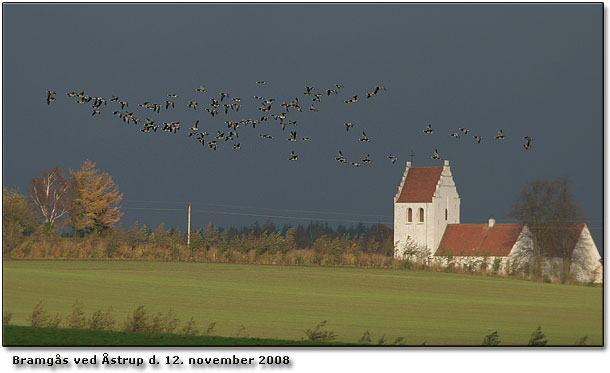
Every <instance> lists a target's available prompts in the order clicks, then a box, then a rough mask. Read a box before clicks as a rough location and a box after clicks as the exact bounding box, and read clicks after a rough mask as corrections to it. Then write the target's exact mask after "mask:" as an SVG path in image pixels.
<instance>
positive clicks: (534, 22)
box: [2, 4, 603, 249]
mask: <svg viewBox="0 0 610 373" xmlns="http://www.w3.org/2000/svg"><path fill="white" fill-rule="evenodd" d="M3 11H4V12H3V20H2V24H3V117H2V134H3V138H2V147H3V152H2V155H3V162H2V163H3V164H2V166H3V172H2V174H3V185H5V186H8V187H11V188H15V189H17V190H18V191H20V192H21V193H25V192H26V191H27V190H28V188H29V182H30V180H31V178H32V177H35V176H38V175H39V174H40V171H41V170H42V169H44V168H51V167H56V166H59V167H62V168H64V169H77V168H79V167H80V165H81V164H82V163H83V161H84V160H85V159H89V160H91V161H94V162H96V163H97V167H98V168H99V169H101V170H103V171H105V172H108V173H109V174H110V175H111V176H112V177H113V179H114V180H115V182H116V183H117V184H118V185H119V187H120V190H121V192H122V193H123V194H124V202H123V204H122V205H123V207H124V210H123V211H124V212H125V216H124V217H123V222H124V224H125V226H130V225H131V224H133V222H134V221H136V220H139V221H140V222H141V223H145V224H147V225H148V226H149V227H155V226H156V225H158V224H159V223H160V222H161V221H165V222H166V223H167V225H168V226H180V227H181V228H182V230H183V231H184V230H185V226H186V213H185V211H186V205H187V203H188V202H191V203H193V209H194V210H195V212H194V214H193V226H194V227H199V226H203V227H205V225H207V224H208V223H209V222H212V223H214V224H216V225H220V226H225V227H229V226H231V225H234V226H241V225H244V224H251V223H253V222H254V221H256V220H258V221H259V222H261V223H263V222H264V221H265V220H267V217H264V216H251V215H269V216H276V217H274V218H273V219H272V220H273V221H274V222H275V223H276V224H278V225H281V224H284V223H292V224H298V223H303V224H307V223H308V221H309V220H307V219H308V218H316V219H324V220H328V221H329V223H333V224H336V223H339V222H342V223H343V224H348V225H349V224H351V222H358V221H385V222H391V221H392V214H393V202H392V197H393V195H394V194H395V193H396V190H397V187H398V183H399V182H400V178H401V175H402V172H403V170H404V163H405V161H406V160H407V159H409V157H408V154H409V153H410V152H411V151H413V152H414V153H415V154H416V155H415V158H414V165H416V166H431V165H441V164H442V161H434V160H433V159H431V155H432V153H433V151H434V149H438V151H439V153H440V155H441V156H442V157H443V158H444V159H449V160H450V161H451V168H452V171H453V175H454V179H455V181H456V183H457V187H458V192H459V194H460V196H461V198H462V204H461V219H462V222H484V221H486V220H487V219H488V218H489V216H491V215H493V216H494V217H496V218H497V220H498V221H500V222H502V221H508V220H507V219H505V218H503V217H505V216H506V214H507V213H508V211H509V210H510V208H511V206H512V204H513V202H514V199H515V196H516V194H517V192H518V191H519V190H520V189H521V188H523V187H524V185H525V184H526V183H527V182H528V181H531V180H535V179H553V178H556V177H558V176H561V175H568V176H569V177H571V178H572V181H573V183H572V187H573V190H574V193H575V198H576V200H577V202H578V203H579V204H580V206H581V207H582V208H583V210H584V213H585V215H586V216H587V217H588V218H589V219H590V222H589V226H590V228H591V232H592V233H593V236H594V238H595V241H596V244H597V245H598V247H600V249H601V245H602V242H601V237H602V216H603V206H602V193H603V190H602V188H603V181H602V180H603V179H602V177H603V176H602V159H603V138H602V128H603V127H602V125H603V124H602V123H603V120H602V107H603V106H602V104H603V103H602V91H603V85H602V72H603V70H602V69H603V65H602V12H603V5H602V4H576V5H575V4H548V5H547V4H545V5H532V4H512V5H495V4H494V5H491V4H484V5H474V4H470V5H466V4H453V5H448V4H436V5H432V4H427V5H425V4H386V5H372V4H352V5H331V4H309V5H294V4H283V5H275V4H273V5H272V4H248V5H244V4H224V5H222V4H182V5H168V4H159V5H151V4H146V5H134V4H101V5H84V4H81V5H70V4H61V5H57V4H3ZM259 80H265V81H266V82H267V84H265V85H262V86H261V85H257V84H256V81H259ZM336 83H342V84H344V86H345V88H343V89H342V90H341V91H340V94H339V95H337V96H335V95H332V96H330V97H329V96H327V95H326V93H325V94H324V97H322V101H321V102H320V103H314V104H315V105H316V106H317V107H318V109H319V112H315V113H314V112H311V111H309V110H308V108H309V106H310V104H311V97H307V96H305V95H303V92H304V90H305V89H304V87H305V86H314V87H316V91H315V92H325V90H326V89H327V88H331V87H333V86H334V85H335V84H336ZM200 84H203V85H204V86H205V87H206V88H207V90H208V92H206V93H203V94H202V93H199V92H196V91H195V90H196V88H197V87H199V85H200ZM377 85H383V86H385V87H386V88H387V91H385V92H383V91H382V92H380V93H379V94H378V95H377V96H375V97H372V98H370V99H367V98H366V92H370V91H371V90H372V89H374V87H375V86H377ZM49 89H52V90H55V91H56V92H57V95H56V98H57V99H56V101H55V102H54V103H52V104H51V105H47V104H46V102H45V98H46V94H45V92H46V91H47V90H49ZM70 91H76V92H80V91H85V93H86V94H89V95H92V96H102V97H105V98H107V99H109V98H110V97H111V96H112V95H117V96H119V97H120V98H121V99H124V100H126V101H128V102H129V111H130V112H133V113H134V115H135V116H137V117H140V118H142V119H143V121H142V122H144V118H146V117H148V118H151V119H155V121H156V123H162V122H164V121H180V122H181V126H182V128H181V130H179V131H178V133H177V134H168V133H164V132H161V131H158V132H157V133H142V132H140V131H139V129H140V128H141V124H140V126H136V125H133V124H126V123H123V122H122V121H121V120H120V119H119V118H118V117H116V116H113V115H112V112H113V111H114V110H120V108H118V106H117V104H116V103H109V104H108V106H105V107H102V114H101V115H96V116H93V117H92V116H91V112H92V110H91V108H90V107H89V106H88V104H84V105H79V104H76V103H74V101H75V99H74V98H70V97H67V95H66V92H70ZM220 92H227V93H229V94H230V95H231V97H240V98H241V99H242V107H241V109H240V111H239V112H238V113H234V112H233V113H231V112H230V113H229V115H226V116H225V115H224V113H222V114H221V115H219V116H217V117H214V118H212V117H211V116H210V115H209V114H208V113H207V112H206V111H205V108H206V107H209V106H208V104H209V103H210V98H212V97H216V98H217V97H218V95H219V93H220ZM169 93H176V94H177V95H178V98H177V99H175V101H176V108H175V109H174V110H168V111H165V110H162V111H161V113H160V114H156V113H152V112H151V111H149V110H148V109H142V108H139V107H138V106H137V104H139V103H142V102H144V101H150V102H157V103H163V102H164V100H165V99H167V95H168V94H169ZM356 94H357V95H358V102H357V103H355V104H352V105H347V104H345V103H344V102H343V101H344V100H346V99H348V98H351V97H352V96H353V95H356ZM253 95H259V96H263V97H265V98H275V99H276V102H275V103H274V105H273V107H272V112H271V113H279V112H282V111H285V110H283V109H282V108H281V107H280V106H279V104H280V103H281V102H282V101H283V100H285V101H287V102H288V101H291V100H293V99H294V98H295V97H298V98H299V100H300V102H301V105H302V106H303V109H304V110H303V113H298V112H294V111H293V110H291V111H290V112H289V113H288V120H297V121H298V125H297V126H296V127H293V126H288V127H289V128H287V129H286V131H285V132H282V130H281V128H280V125H279V123H278V122H276V121H275V120H273V119H271V118H270V119H269V121H268V122H266V123H263V124H260V125H259V126H257V127H256V129H253V128H252V127H251V126H248V127H247V128H244V127H242V128H240V129H239V136H240V137H239V140H237V142H239V143H240V144H241V149H240V150H239V151H235V150H232V149H231V144H233V142H224V141H223V142H222V143H221V144H220V146H219V148H218V150H217V151H212V150H211V149H210V148H208V147H207V146H206V147H202V146H201V144H199V143H198V142H197V141H196V140H194V139H193V138H189V137H188V136H187V134H188V132H189V131H188V127H190V126H191V125H192V124H193V123H194V121H195V120H197V119H200V125H199V126H200V128H203V129H205V130H207V131H208V132H209V133H210V134H216V133H217V131H218V130H221V131H223V132H226V125H225V124H224V122H225V120H227V119H228V120H239V119H242V118H256V119H258V118H259V117H260V116H261V114H262V113H261V112H260V111H258V110H256V109H255V108H256V107H257V106H259V104H258V103H257V101H256V100H254V99H253V97H252V96H253ZM190 100H196V101H198V102H199V107H198V109H197V110H196V111H194V110H192V109H189V108H187V102H188V101H190ZM271 113H269V114H271ZM345 122H353V123H354V124H355V127H354V128H353V129H352V130H350V131H349V133H348V132H346V131H345V126H344V125H343V124H344V123H345ZM427 124H432V127H433V128H434V129H435V132H434V134H433V135H425V134H423V133H422V130H423V129H424V128H425V127H426V125H427ZM458 127H466V128H469V129H470V130H471V131H472V132H471V133H470V134H469V135H468V136H463V137H462V138H461V139H459V140H456V139H454V138H452V137H451V136H449V134H450V133H452V132H457V131H458V130H457V129H458ZM289 129H290V130H295V129H296V130H297V134H298V137H299V139H300V138H301V137H302V136H309V137H311V141H309V142H302V141H298V142H296V143H292V142H288V141H285V139H286V138H288V136H289V132H288V130H289ZM500 129H502V130H503V131H504V134H505V136H506V140H505V141H503V142H499V141H497V140H494V139H493V137H494V136H495V135H496V132H497V131H498V130H500ZM362 131H366V133H367V135H368V137H369V138H370V139H371V141H370V142H369V143H363V142H360V141H358V138H359V137H360V135H361V132H362ZM262 133H270V134H272V135H273V136H274V137H275V138H274V139H273V140H267V141H265V140H263V139H261V138H260V137H259V135H260V134H262ZM472 134H479V135H481V136H483V141H482V142H481V144H479V145H477V144H476V143H475V142H474V140H473V139H472ZM525 135H529V136H531V137H532V138H533V140H532V148H531V149H530V150H528V151H526V150H524V149H523V148H522V146H521V145H522V144H523V143H524V140H523V139H522V137H523V136H525ZM338 150H342V151H343V154H344V155H345V156H346V157H347V158H348V159H349V160H350V161H352V160H357V161H359V160H360V159H362V158H363V157H364V156H366V154H370V155H371V158H372V159H373V162H372V163H371V164H370V165H362V166H361V167H358V168H356V167H352V166H350V165H346V164H339V163H338V162H336V161H335V160H334V157H336V155H337V151H338ZM291 151H295V153H296V154H298V161H296V162H290V161H288V160H287V159H288V157H289V156H290V152H291ZM388 153H392V154H396V155H397V156H398V157H399V161H398V162H397V163H396V164H394V165H393V164H391V163H390V161H389V160H388V159H387V155H388ZM127 208H151V209H166V210H136V209H127ZM172 209H182V210H181V211H174V210H172ZM202 211H208V212H202ZM209 211H217V212H224V213H211V212H209ZM226 212H230V213H232V214H226ZM321 212H324V213H321ZM248 214H250V215H248ZM277 216H289V217H300V218H304V219H303V220H299V219H288V218H279V217H277Z"/></svg>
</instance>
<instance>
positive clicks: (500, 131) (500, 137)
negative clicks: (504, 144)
mask: <svg viewBox="0 0 610 373" xmlns="http://www.w3.org/2000/svg"><path fill="white" fill-rule="evenodd" d="M496 139H498V140H504V134H503V133H502V130H499V131H498V136H496Z"/></svg>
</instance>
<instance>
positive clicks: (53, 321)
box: [45, 313, 61, 328]
mask: <svg viewBox="0 0 610 373" xmlns="http://www.w3.org/2000/svg"><path fill="white" fill-rule="evenodd" d="M60 323H61V316H59V314H58V313H56V314H55V316H53V317H49V320H48V321H47V325H45V326H46V327H47V328H59V324H60Z"/></svg>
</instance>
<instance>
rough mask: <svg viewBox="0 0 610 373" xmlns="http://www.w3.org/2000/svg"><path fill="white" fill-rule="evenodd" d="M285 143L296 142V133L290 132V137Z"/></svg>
mask: <svg viewBox="0 0 610 373" xmlns="http://www.w3.org/2000/svg"><path fill="white" fill-rule="evenodd" d="M286 141H293V142H294V141H297V131H290V137H289V138H287V139H286Z"/></svg>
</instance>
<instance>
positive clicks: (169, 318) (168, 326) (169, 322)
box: [163, 308, 180, 334]
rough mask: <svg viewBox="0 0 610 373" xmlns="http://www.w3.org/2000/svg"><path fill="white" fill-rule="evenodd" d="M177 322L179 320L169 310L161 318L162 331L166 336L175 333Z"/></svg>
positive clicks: (171, 310) (172, 311)
mask: <svg viewBox="0 0 610 373" xmlns="http://www.w3.org/2000/svg"><path fill="white" fill-rule="evenodd" d="M179 322H180V320H179V319H178V318H177V317H176V315H175V314H174V310H173V309H171V308H170V309H169V311H167V314H166V315H165V317H164V318H163V331H164V332H165V333H167V334H172V333H174V331H176V329H177V328H178V323H179Z"/></svg>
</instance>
